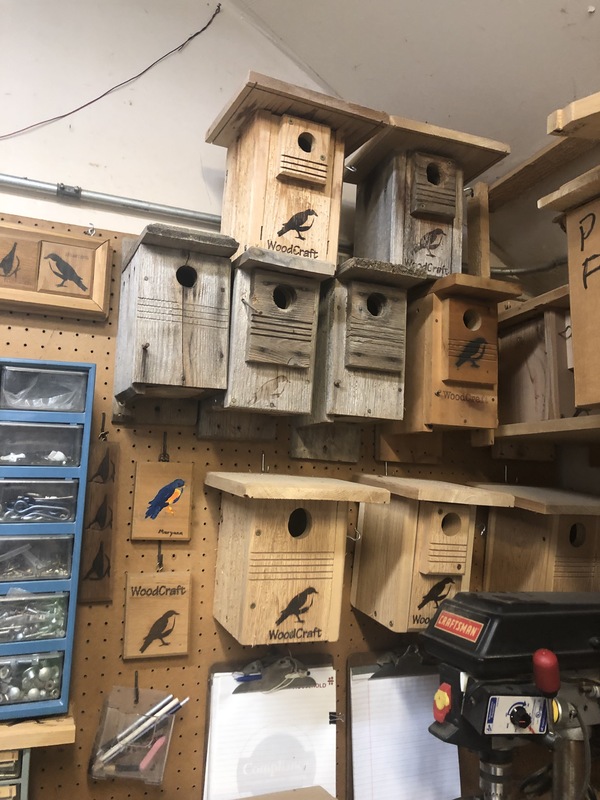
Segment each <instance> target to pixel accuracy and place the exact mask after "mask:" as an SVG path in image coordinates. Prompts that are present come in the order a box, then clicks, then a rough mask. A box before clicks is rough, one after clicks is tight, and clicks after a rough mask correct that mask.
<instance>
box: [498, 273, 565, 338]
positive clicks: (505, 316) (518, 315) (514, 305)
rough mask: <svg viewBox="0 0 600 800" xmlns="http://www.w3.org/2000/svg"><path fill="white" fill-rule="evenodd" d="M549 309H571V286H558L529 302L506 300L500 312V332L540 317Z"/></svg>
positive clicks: (532, 298)
mask: <svg viewBox="0 0 600 800" xmlns="http://www.w3.org/2000/svg"><path fill="white" fill-rule="evenodd" d="M547 308H569V286H568V284H565V285H564V286H558V287H557V288H556V289H551V290H550V291H549V292H545V293H544V294H540V295H538V296H537V297H531V298H530V299H529V300H522V301H520V300H506V301H505V302H504V303H502V305H501V308H500V310H499V312H498V330H499V331H500V330H503V329H504V328H509V327H511V326H512V325H517V324H518V323H519V322H525V321H526V320H528V319H532V317H537V316H540V315H541V314H543V313H544V311H545V310H546V309H547Z"/></svg>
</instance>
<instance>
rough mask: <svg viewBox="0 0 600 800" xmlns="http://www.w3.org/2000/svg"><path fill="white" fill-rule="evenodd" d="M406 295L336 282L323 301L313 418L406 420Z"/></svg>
mask: <svg viewBox="0 0 600 800" xmlns="http://www.w3.org/2000/svg"><path fill="white" fill-rule="evenodd" d="M405 332H406V292H405V290H403V289H399V288H397V287H395V286H384V285H380V284H376V283H372V284H371V283H367V282H366V281H355V280H350V281H347V282H341V281H339V280H334V281H333V282H332V284H331V285H330V287H329V289H328V291H327V294H326V297H325V298H324V299H323V300H322V302H321V308H320V322H319V329H318V343H317V364H316V373H315V381H314V400H313V410H312V415H311V419H312V420H313V421H314V422H327V421H331V420H333V419H335V418H338V419H347V420H349V421H352V420H354V421H358V420H359V419H361V418H365V419H385V420H390V419H391V420H398V419H402V413H403V407H404V394H403V393H404V357H405Z"/></svg>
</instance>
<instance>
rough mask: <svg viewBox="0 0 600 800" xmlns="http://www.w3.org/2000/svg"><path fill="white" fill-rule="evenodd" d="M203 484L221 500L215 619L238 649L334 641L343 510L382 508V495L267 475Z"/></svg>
mask: <svg viewBox="0 0 600 800" xmlns="http://www.w3.org/2000/svg"><path fill="white" fill-rule="evenodd" d="M205 482H206V485H207V486H212V487H214V488H216V489H220V490H221V491H222V493H223V494H222V499H221V521H220V524H219V542H218V550H217V567H216V580H215V595H214V610H213V614H214V616H215V619H217V620H218V621H219V622H220V623H221V625H223V627H224V628H226V629H227V630H228V631H229V633H231V634H232V635H233V636H234V637H235V638H236V639H237V640H238V642H240V643H241V644H245V645H258V644H298V643H302V642H303V643H308V644H314V643H315V642H327V641H336V640H337V638H338V635H339V625H340V612H341V599H342V580H343V574H344V559H345V552H346V544H345V543H346V536H347V533H348V503H350V502H364V503H389V498H390V494H389V491H388V490H387V489H382V488H378V487H372V486H358V485H357V484H353V483H351V482H350V481H341V480H336V479H333V478H305V477H295V476H293V475H271V474H269V473H260V474H252V473H235V472H209V473H208V474H207V475H206V481H205Z"/></svg>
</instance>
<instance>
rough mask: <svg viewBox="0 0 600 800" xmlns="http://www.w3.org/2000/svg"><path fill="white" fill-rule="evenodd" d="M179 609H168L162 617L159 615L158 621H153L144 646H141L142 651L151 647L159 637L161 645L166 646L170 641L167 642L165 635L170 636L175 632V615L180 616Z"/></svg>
mask: <svg viewBox="0 0 600 800" xmlns="http://www.w3.org/2000/svg"><path fill="white" fill-rule="evenodd" d="M178 616H179V612H178V611H166V612H165V613H164V614H163V615H162V617H159V618H158V619H157V620H156V622H153V623H152V625H151V626H150V630H149V631H148V633H147V634H146V638H145V639H144V642H143V644H142V646H141V647H140V653H143V652H144V651H145V650H147V649H148V647H150V645H151V644H152V642H155V641H156V640H157V639H160V646H161V647H166V645H168V644H169V642H165V637H166V636H170V635H171V634H172V633H173V628H174V627H175V620H174V619H173V617H178Z"/></svg>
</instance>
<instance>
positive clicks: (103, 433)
mask: <svg viewBox="0 0 600 800" xmlns="http://www.w3.org/2000/svg"><path fill="white" fill-rule="evenodd" d="M105 425H106V414H105V413H104V411H103V412H102V417H101V420H100V433H99V434H98V439H100V441H101V442H105V441H106V440H107V439H108V431H107V430H106V428H105V427H104V426H105Z"/></svg>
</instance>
